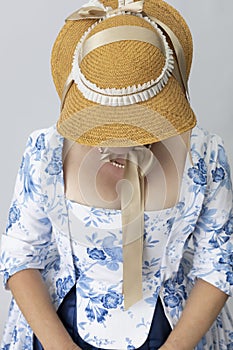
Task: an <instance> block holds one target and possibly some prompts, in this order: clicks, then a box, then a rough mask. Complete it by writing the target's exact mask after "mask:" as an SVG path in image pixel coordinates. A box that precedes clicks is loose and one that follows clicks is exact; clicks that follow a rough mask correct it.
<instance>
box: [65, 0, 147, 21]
mask: <svg viewBox="0 0 233 350" xmlns="http://www.w3.org/2000/svg"><path fill="white" fill-rule="evenodd" d="M142 9H143V1H135V2H130V3H127V4H126V5H120V6H119V7H118V8H117V9H112V8H110V7H109V8H105V9H104V8H101V7H97V6H83V7H81V8H80V9H79V10H78V11H75V12H74V13H72V14H71V15H70V16H69V17H67V18H66V21H77V20H80V19H95V18H96V19H98V18H102V17H104V16H106V15H112V14H114V13H118V12H119V11H124V12H132V13H141V12H142Z"/></svg>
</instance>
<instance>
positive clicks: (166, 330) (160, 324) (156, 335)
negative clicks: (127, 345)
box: [33, 286, 171, 350]
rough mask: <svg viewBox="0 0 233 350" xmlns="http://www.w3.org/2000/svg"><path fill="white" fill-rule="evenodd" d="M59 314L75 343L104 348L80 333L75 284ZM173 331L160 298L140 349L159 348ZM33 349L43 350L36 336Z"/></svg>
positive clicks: (91, 349) (88, 348) (86, 347)
mask: <svg viewBox="0 0 233 350" xmlns="http://www.w3.org/2000/svg"><path fill="white" fill-rule="evenodd" d="M57 313H58V316H59V318H60V319H61V321H62V323H63V325H64V326H65V328H66V330H67V331H68V332H69V334H70V336H71V338H72V339H73V341H74V343H76V344H77V345H78V346H79V347H80V348H81V349H82V350H102V349H100V348H96V347H94V346H92V345H90V344H88V343H86V342H85V341H84V340H83V339H82V338H81V337H80V336H79V333H78V329H77V322H76V321H77V320H76V288H75V286H74V287H73V288H72V289H71V290H70V292H69V293H68V294H67V295H66V297H65V298H64V300H63V302H62V304H61V305H60V307H59V309H58V311H57ZM170 332H171V327H170V324H169V322H168V320H167V318H166V316H165V314H164V311H163V307H162V303H161V300H160V299H158V302H157V305H156V308H155V312H154V316H153V321H152V324H151V328H150V332H149V335H148V337H147V340H146V341H145V343H144V344H143V345H142V346H140V348H138V349H139V350H157V349H158V348H160V347H161V346H162V344H163V343H164V342H165V341H166V339H167V337H168V335H169V334H170ZM33 350H43V347H42V345H41V343H40V342H39V340H38V339H37V338H36V336H34V339H33Z"/></svg>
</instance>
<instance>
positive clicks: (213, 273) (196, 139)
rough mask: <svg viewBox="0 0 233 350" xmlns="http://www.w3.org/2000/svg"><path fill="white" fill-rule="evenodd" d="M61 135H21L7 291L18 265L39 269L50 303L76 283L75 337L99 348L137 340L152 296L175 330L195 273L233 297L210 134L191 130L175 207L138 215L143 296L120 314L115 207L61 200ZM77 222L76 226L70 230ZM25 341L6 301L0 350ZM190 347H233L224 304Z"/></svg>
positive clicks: (223, 179)
mask: <svg viewBox="0 0 233 350" xmlns="http://www.w3.org/2000/svg"><path fill="white" fill-rule="evenodd" d="M63 141H64V139H63V137H61V135H59V134H58V132H57V131H56V127H55V126H53V127H51V128H49V129H44V130H38V131H35V132H34V133H33V134H32V135H31V136H30V137H29V139H28V143H27V147H26V150H25V153H24V156H23V160H22V163H21V166H20V169H19V173H18V176H17V181H16V186H15V193H14V197H13V200H12V205H11V208H10V211H9V219H8V224H7V229H6V233H4V234H3V235H2V242H1V271H2V273H3V275H4V283H5V285H6V287H7V280H8V278H9V277H10V276H12V275H13V274H14V273H16V272H17V271H20V270H23V269H27V268H36V269H40V271H41V273H42V276H43V278H44V281H45V283H46V284H47V287H48V290H49V293H50V296H51V299H52V302H53V304H54V305H55V308H56V309H57V308H58V307H59V305H60V304H61V303H62V301H63V299H64V297H65V296H66V295H67V293H68V292H69V291H70V290H71V288H72V287H73V286H74V285H75V284H76V291H77V300H78V302H79V304H78V308H77V315H78V321H77V322H78V327H79V330H80V331H81V335H82V337H83V338H85V340H86V341H87V342H89V343H90V344H92V345H94V346H96V347H101V348H106V349H134V348H137V347H138V346H139V345H140V344H142V343H143V341H144V340H145V339H146V337H147V334H148V332H149V328H150V324H151V320H152V315H153V311H154V308H155V305H156V301H157V298H158V296H159V297H160V299H161V301H162V304H163V308H164V312H165V314H166V317H167V319H168V320H169V323H170V325H171V327H174V326H175V324H176V323H177V322H178V320H179V318H180V315H181V312H182V310H183V308H184V306H185V303H186V300H187V298H188V295H189V293H190V290H191V288H192V287H193V284H194V283H195V280H196V278H202V279H204V280H205V281H207V282H209V283H211V284H212V285H214V286H216V287H217V288H219V289H220V290H222V291H223V292H224V293H226V294H228V295H232V286H233V258H232V251H233V238H232V237H233V236H232V234H233V214H232V187H231V177H230V169H229V164H228V161H227V157H226V154H225V150H224V146H223V143H222V140H221V139H220V138H219V137H218V136H217V135H212V134H209V133H208V132H206V131H204V130H202V129H201V128H199V127H195V128H194V129H193V130H192V136H191V153H192V159H193V164H192V163H191V161H190V158H189V157H188V156H187V159H186V164H185V170H184V174H183V179H182V185H181V192H180V198H179V202H178V204H177V205H176V206H175V207H173V208H169V209H168V210H166V209H165V210H163V211H157V212H145V234H144V258H143V300H142V301H141V302H139V303H137V304H135V305H134V306H133V307H132V308H130V309H129V310H127V311H124V310H123V306H122V305H123V296H122V294H121V283H122V278H121V277H122V255H121V253H122V252H121V239H120V234H121V232H120V227H121V226H120V222H119V212H117V211H115V212H114V211H108V210H106V209H105V210H101V209H100V208H88V207H85V206H81V205H78V204H77V203H75V204H74V203H71V202H69V201H68V200H66V198H65V196H64V181H63V170H62V148H63ZM73 215H75V218H74V216H73ZM75 220H79V224H78V225H76V224H75V226H74V227H75V228H74V227H73V226H72V222H74V221H75ZM114 225H115V226H114ZM76 227H78V230H76ZM100 228H101V230H100ZM101 232H102V233H101ZM126 320H127V321H126ZM121 322H122V325H124V326H123V327H121V330H122V332H120V331H119V326H118V325H119V324H121ZM114 325H117V326H118V327H117V329H118V330H115V331H114ZM126 326H127V327H126ZM124 327H125V328H124ZM109 329H111V332H112V333H111V332H109ZM123 330H124V331H123ZM114 332H115V333H114ZM32 339H33V332H32V330H31V328H30V326H29V325H28V324H27V322H26V320H25V319H24V317H23V315H22V314H21V312H20V310H19V309H18V307H17V305H16V303H15V301H14V299H13V300H12V303H11V305H10V310H9V317H8V320H7V322H6V327H5V332H4V336H3V340H2V345H1V350H32ZM195 349H199V350H200V349H203V350H213V349H221V350H229V349H233V321H232V318H231V315H230V313H229V311H228V308H227V305H226V306H225V307H224V308H223V309H222V311H221V313H220V314H219V316H218V318H217V319H216V321H215V322H214V323H213V325H212V327H211V329H210V330H209V331H208V332H207V333H206V335H205V336H204V337H203V338H202V339H201V341H200V342H199V344H198V345H197V347H196V348H195Z"/></svg>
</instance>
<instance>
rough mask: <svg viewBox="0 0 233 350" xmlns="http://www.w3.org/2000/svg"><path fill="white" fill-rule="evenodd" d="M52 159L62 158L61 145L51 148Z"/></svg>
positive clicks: (59, 159)
mask: <svg viewBox="0 0 233 350" xmlns="http://www.w3.org/2000/svg"><path fill="white" fill-rule="evenodd" d="M52 159H53V160H56V161H61V159H62V148H61V147H57V148H55V149H54V150H53V156H52Z"/></svg>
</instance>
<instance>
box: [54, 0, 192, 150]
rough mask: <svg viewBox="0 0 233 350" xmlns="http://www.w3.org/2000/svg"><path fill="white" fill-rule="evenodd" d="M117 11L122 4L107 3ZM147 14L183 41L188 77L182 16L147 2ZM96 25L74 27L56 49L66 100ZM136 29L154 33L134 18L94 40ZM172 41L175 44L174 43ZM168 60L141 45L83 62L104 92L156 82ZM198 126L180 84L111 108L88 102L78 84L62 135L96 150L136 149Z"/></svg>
mask: <svg viewBox="0 0 233 350" xmlns="http://www.w3.org/2000/svg"><path fill="white" fill-rule="evenodd" d="M104 5H105V6H111V7H112V8H116V7H117V3H116V2H112V1H108V2H107V3H106V2H104ZM144 11H145V12H146V14H148V15H149V16H154V17H155V18H157V19H159V20H160V21H162V22H163V23H165V24H166V25H168V26H169V27H170V28H171V29H172V30H173V32H174V33H175V34H176V36H177V37H178V39H179V41H180V43H181V45H182V47H183V50H184V54H185V58H186V73H187V76H188V75H189V72H190V67H191V62H192V38H191V34H190V31H189V28H188V26H187V24H186V23H185V21H184V19H183V18H182V17H181V15H180V14H179V13H178V12H177V11H176V10H175V9H173V8H172V7H171V6H170V5H168V4H167V3H165V2H164V1H162V0H152V1H145V3H144ZM95 22H96V20H93V19H92V20H90V19H86V20H79V21H68V22H67V23H66V24H65V25H64V27H63V28H62V30H61V32H60V33H59V35H58V37H57V40H56V42H55V44H54V47H53V51H52V58H51V64H52V74H53V79H54V83H55V86H56V89H57V91H58V94H59V96H60V98H61V95H62V91H63V88H64V85H65V83H66V80H67V77H68V75H69V74H70V72H71V69H72V61H73V54H74V51H75V48H76V46H77V43H78V42H79V40H80V39H81V37H82V36H83V34H84V33H85V31H86V30H87V29H88V28H89V27H90V26H91V25H92V24H94V23H95ZM121 25H134V26H135V25H136V26H140V27H146V28H148V29H151V30H154V31H155V29H153V28H152V26H151V25H150V24H149V23H147V22H146V21H145V20H143V19H142V18H139V17H135V16H132V15H120V16H116V17H112V18H108V19H106V20H104V21H102V22H101V23H99V24H97V26H96V27H95V28H94V29H93V30H92V31H91V33H90V34H89V36H92V35H93V34H95V33H96V32H99V31H101V30H103V29H106V28H111V27H114V26H121ZM168 41H169V39H168ZM164 63H165V57H164V56H163V54H162V53H161V52H160V51H159V49H157V48H156V47H154V46H152V45H151V44H148V43H144V42H139V41H120V42H114V43H112V44H108V45H105V46H102V47H99V48H97V49H95V50H93V51H92V52H90V53H89V54H88V55H87V56H85V58H84V59H83V60H82V62H81V65H80V68H81V71H82V73H83V74H84V76H85V77H86V78H87V79H88V80H89V81H91V82H93V83H95V84H96V85H97V86H99V87H101V88H112V87H115V88H124V87H127V86H132V85H134V84H136V85H138V84H142V83H145V82H148V81H150V80H151V79H156V77H158V76H159V75H160V74H161V71H162V68H163V66H164ZM195 124H196V118H195V115H194V113H193V111H192V109H191V107H190V105H189V103H188V101H187V99H186V97H185V95H184V93H183V91H182V89H181V87H180V85H179V83H178V82H177V81H176V80H175V78H173V77H171V78H170V79H169V81H168V84H167V85H166V86H165V87H164V88H163V90H162V91H161V92H160V93H159V94H157V95H156V96H155V97H153V98H151V99H149V100H147V101H146V102H140V103H137V104H134V105H131V106H125V107H107V106H101V105H98V104H97V103H94V102H92V101H89V100H87V99H86V98H85V97H84V96H83V95H82V93H81V92H80V91H79V89H78V88H77V86H76V84H73V85H72V86H71V88H70V90H69V92H68V94H67V96H66V99H65V103H64V107H63V109H62V112H61V115H60V118H59V120H58V124H57V127H58V131H59V132H60V133H61V134H62V135H63V136H64V137H66V138H68V139H72V140H74V141H76V142H79V143H82V144H87V145H91V146H96V145H115V146H130V145H135V144H147V143H152V142H157V141H159V140H162V139H165V138H168V137H170V136H174V135H177V134H180V133H182V132H185V131H187V130H189V129H191V128H192V127H194V126H195Z"/></svg>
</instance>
